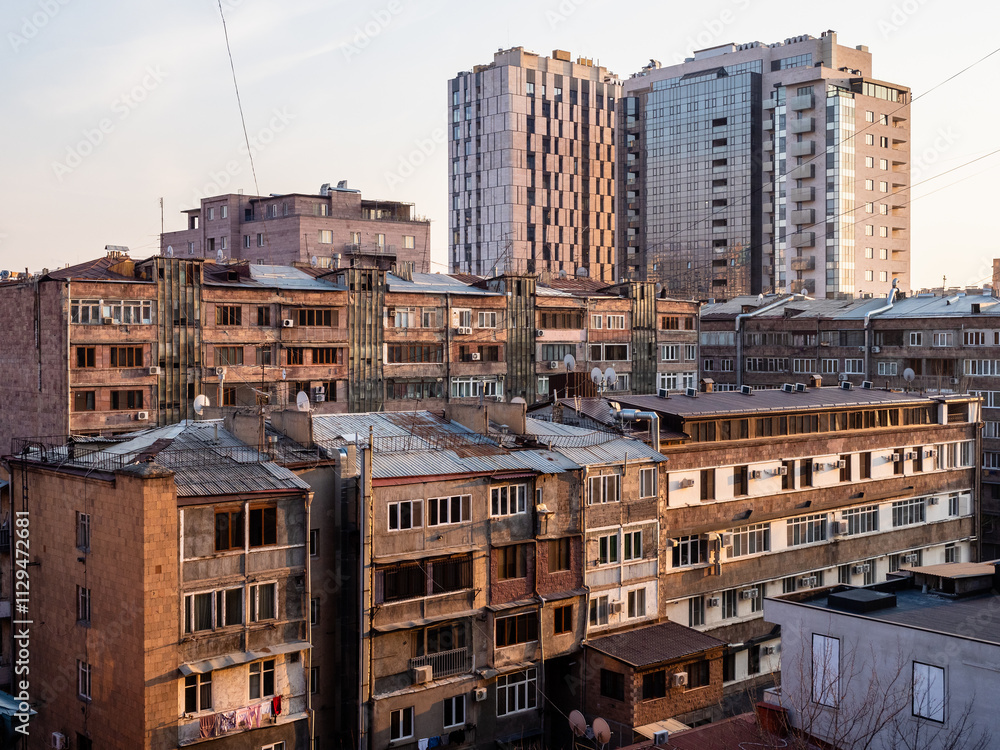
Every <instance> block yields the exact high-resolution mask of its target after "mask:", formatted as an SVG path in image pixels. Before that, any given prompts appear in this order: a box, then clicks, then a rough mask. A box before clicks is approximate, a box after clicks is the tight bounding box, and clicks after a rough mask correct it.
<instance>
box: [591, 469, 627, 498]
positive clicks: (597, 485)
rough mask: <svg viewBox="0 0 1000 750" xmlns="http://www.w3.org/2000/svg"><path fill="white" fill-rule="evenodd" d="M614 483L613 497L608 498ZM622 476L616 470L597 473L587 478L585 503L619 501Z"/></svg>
mask: <svg viewBox="0 0 1000 750" xmlns="http://www.w3.org/2000/svg"><path fill="white" fill-rule="evenodd" d="M610 485H614V487H613V490H614V493H613V494H614V497H610V498H609V494H611V493H610V490H611V489H612V487H611V486H610ZM621 492H622V477H621V474H619V473H617V472H611V473H608V474H598V475H594V476H591V477H589V478H588V480H587V503H588V504H589V505H603V504H606V503H617V502H620V501H621Z"/></svg>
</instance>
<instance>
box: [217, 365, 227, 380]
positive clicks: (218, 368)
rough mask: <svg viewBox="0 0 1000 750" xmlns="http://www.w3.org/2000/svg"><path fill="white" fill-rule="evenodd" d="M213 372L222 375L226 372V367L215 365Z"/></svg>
mask: <svg viewBox="0 0 1000 750" xmlns="http://www.w3.org/2000/svg"><path fill="white" fill-rule="evenodd" d="M215 374H216V375H218V376H219V377H220V378H221V377H222V376H223V375H225V374H226V368H225V367H216V368H215Z"/></svg>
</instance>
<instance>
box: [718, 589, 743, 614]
mask: <svg viewBox="0 0 1000 750" xmlns="http://www.w3.org/2000/svg"><path fill="white" fill-rule="evenodd" d="M739 601H740V592H739V591H737V590H736V589H728V590H727V591H723V592H722V619H723V620H729V619H731V618H733V617H738V616H739Z"/></svg>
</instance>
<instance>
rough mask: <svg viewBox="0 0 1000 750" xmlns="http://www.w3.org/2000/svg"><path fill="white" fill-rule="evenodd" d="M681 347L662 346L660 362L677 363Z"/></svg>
mask: <svg viewBox="0 0 1000 750" xmlns="http://www.w3.org/2000/svg"><path fill="white" fill-rule="evenodd" d="M679 350H680V347H679V346H677V345H676V344H660V361H661V362H676V361H677V360H678V358H679V354H678V352H679Z"/></svg>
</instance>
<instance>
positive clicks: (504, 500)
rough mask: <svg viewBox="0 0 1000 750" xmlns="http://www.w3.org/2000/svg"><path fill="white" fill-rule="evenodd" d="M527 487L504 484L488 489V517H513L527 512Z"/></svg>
mask: <svg viewBox="0 0 1000 750" xmlns="http://www.w3.org/2000/svg"><path fill="white" fill-rule="evenodd" d="M527 503H528V485H526V484H505V485H501V486H499V487H491V488H490V515H491V516H514V515H517V514H519V513H526V512H527V510H528V505H527Z"/></svg>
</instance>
